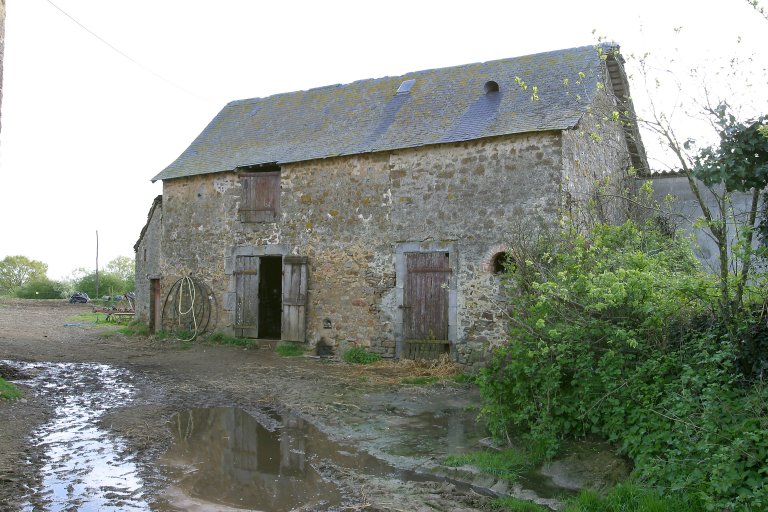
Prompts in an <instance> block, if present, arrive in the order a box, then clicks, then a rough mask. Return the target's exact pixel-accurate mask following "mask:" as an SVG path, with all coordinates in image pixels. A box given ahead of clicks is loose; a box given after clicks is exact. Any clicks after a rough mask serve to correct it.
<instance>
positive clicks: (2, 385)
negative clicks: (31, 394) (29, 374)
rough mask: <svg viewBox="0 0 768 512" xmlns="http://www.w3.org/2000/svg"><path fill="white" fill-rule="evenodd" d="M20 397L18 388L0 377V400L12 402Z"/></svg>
mask: <svg viewBox="0 0 768 512" xmlns="http://www.w3.org/2000/svg"><path fill="white" fill-rule="evenodd" d="M20 397H21V391H20V390H19V388H17V387H16V386H14V385H13V384H12V383H10V382H8V381H7V380H5V379H4V378H2V377H0V399H5V400H13V399H16V398H20Z"/></svg>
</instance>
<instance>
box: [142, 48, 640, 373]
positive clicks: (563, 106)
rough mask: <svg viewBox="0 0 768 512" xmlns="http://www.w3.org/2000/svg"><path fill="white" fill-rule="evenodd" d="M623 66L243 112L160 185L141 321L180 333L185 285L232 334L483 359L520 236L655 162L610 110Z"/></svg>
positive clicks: (535, 71) (621, 84) (571, 65)
mask: <svg viewBox="0 0 768 512" xmlns="http://www.w3.org/2000/svg"><path fill="white" fill-rule="evenodd" d="M622 62H623V60H622V58H621V56H620V55H619V54H618V47H616V46H609V45H604V46H600V47H594V46H584V47H580V48H572V49H567V50H559V51H552V52H548V53H541V54H537V55H530V56H525V57H516V58H510V59H504V60H498V61H493V62H484V63H476V64H468V65H463V66H456V67H450V68H444V69H434V70H427V71H418V72H415V73H409V74H406V75H403V76H399V77H385V78H377V79H370V80H361V81H358V82H354V83H351V84H346V85H332V86H328V87H321V88H317V89H312V90H308V91H299V92H290V93H286V94H277V95H275V96H270V97H268V98H255V99H247V100H241V101H234V102H232V103H229V104H228V105H226V106H225V107H224V108H223V109H222V110H221V112H220V113H219V114H218V115H217V116H216V117H215V118H214V119H213V120H212V121H211V122H210V124H209V125H208V126H207V127H206V128H205V129H204V130H203V131H202V133H201V134H200V135H199V136H198V137H197V138H196V139H195V140H194V141H193V142H192V144H191V145H190V146H189V148H188V149H187V150H186V151H184V153H182V154H181V156H179V157H178V158H177V159H176V161H174V162H173V163H171V164H170V165H169V166H168V167H167V168H165V169H164V170H162V172H160V173H159V174H158V175H156V176H155V177H154V178H153V181H154V180H162V181H163V194H162V196H160V197H158V198H157V199H156V200H155V202H154V203H153V205H152V208H151V211H150V214H149V219H148V222H147V225H146V226H145V228H144V230H143V231H142V234H141V236H140V239H139V241H138V242H137V244H136V247H135V249H136V276H137V314H138V315H139V318H142V319H144V320H145V321H147V322H149V323H150V325H152V326H154V327H155V328H157V326H158V325H160V322H165V323H167V322H166V321H165V320H164V315H165V314H166V311H167V309H168V308H167V303H168V300H169V296H170V295H171V293H172V289H173V287H174V283H178V282H179V281H180V280H182V278H185V277H186V276H191V277H193V278H194V279H195V280H196V281H197V282H200V283H204V284H205V287H206V288H205V289H206V290H207V291H206V292H204V294H207V299H206V300H208V301H209V302H210V308H211V309H212V310H213V313H212V315H213V317H215V319H216V321H215V327H214V329H215V330H217V331H221V332H223V333H226V334H229V335H235V336H238V337H250V338H258V339H273V340H274V339H283V340H290V341H298V342H306V343H307V344H308V345H309V346H310V347H317V348H318V349H323V350H334V351H336V352H337V353H338V352H340V351H342V350H344V349H346V348H347V347H352V346H362V347H365V348H367V349H368V350H371V351H374V352H378V353H380V354H382V355H383V356H385V357H418V356H421V355H424V356H427V355H429V356H434V355H435V354H437V353H441V352H449V353H451V354H452V355H453V357H454V358H456V359H457V360H458V361H459V362H460V363H463V364H467V365H474V364H479V363H481V362H482V361H483V360H484V359H485V358H486V357H487V354H488V350H489V348H490V347H491V346H493V344H498V343H500V342H502V341H503V340H504V339H505V330H506V324H505V321H504V318H503V315H502V314H501V311H502V310H503V305H502V304H500V299H501V298H500V296H499V292H500V276H499V275H498V270H499V267H500V261H501V260H502V258H503V255H504V253H505V251H507V250H508V249H509V245H510V243H512V242H511V241H512V240H513V239H514V234H515V232H516V231H520V230H521V229H531V228H530V226H535V225H537V224H541V223H553V222H557V221H558V220H559V219H560V218H561V215H563V211H564V208H567V207H568V206H569V205H572V204H573V203H574V202H578V201H585V200H586V199H587V198H589V197H590V196H591V195H592V194H594V192H595V186H596V182H597V181H599V180H604V179H605V178H606V177H611V178H613V179H615V180H616V181H614V183H616V182H618V180H619V179H620V178H621V177H622V176H624V175H625V173H626V171H627V169H628V168H629V167H630V166H634V167H636V168H642V167H643V162H644V159H643V156H642V154H643V153H642V147H641V146H640V144H639V139H638V138H637V137H636V134H635V131H634V130H633V129H631V128H628V127H627V126H625V125H622V124H621V123H602V119H601V117H600V115H597V114H596V113H598V112H602V111H608V112H622V113H623V112H626V111H627V109H631V106H630V105H629V104H628V100H627V98H628V89H627V79H626V76H625V74H624V71H623V67H622ZM596 132H597V133H599V137H600V140H601V142H600V143H597V142H596V141H595V140H594V139H596V138H597V135H595V133H596ZM590 134H592V135H595V136H594V137H591V136H590ZM173 293H175V292H173ZM171 299H172V298H171Z"/></svg>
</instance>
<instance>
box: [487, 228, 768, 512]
mask: <svg viewBox="0 0 768 512" xmlns="http://www.w3.org/2000/svg"><path fill="white" fill-rule="evenodd" d="M513 263H514V264H513V265H509V269H510V271H509V272H508V275H507V284H508V287H509V289H510V292H511V294H510V296H511V297H512V298H511V299H510V302H511V304H510V306H511V311H510V317H511V319H512V322H513V327H512V330H511V336H510V341H509V343H508V344H506V345H505V346H503V347H501V348H499V349H498V350H497V351H496V353H495V356H494V358H493V361H492V363H491V364H490V365H489V367H488V368H487V369H486V370H485V371H483V372H482V373H481V374H480V376H479V378H478V382H479V385H480V388H481V393H482V396H483V402H484V406H483V408H482V413H483V415H484V416H485V418H486V420H487V422H488V425H489V428H490V429H491V431H492V433H493V434H494V436H495V437H497V438H498V439H500V440H504V439H510V438H512V437H517V438H519V437H523V438H524V439H525V440H526V441H528V443H529V446H532V447H533V448H534V449H538V450H539V451H541V452H543V453H545V454H546V455H548V456H552V455H554V454H555V453H556V451H557V449H558V446H559V443H560V440H562V439H563V438H566V437H581V436H585V435H589V434H597V435H600V436H603V437H605V438H606V439H608V440H609V441H612V442H614V443H616V445H617V446H618V447H619V450H620V451H621V452H622V453H623V454H626V455H628V456H629V457H631V458H632V460H633V461H634V464H635V475H634V477H635V479H636V481H638V482H640V483H642V484H643V485H646V486H649V487H651V488H654V489H655V490H657V491H659V492H661V493H664V494H675V493H682V494H684V495H685V496H688V497H689V498H690V499H691V500H694V501H696V502H697V503H699V504H700V505H701V506H702V507H705V508H706V509H708V510H731V511H736V510H744V511H751V510H765V509H768V491H767V490H766V487H765V485H764V481H766V477H768V410H767V409H766V404H767V403H768V392H767V391H766V388H765V387H764V386H762V382H761V380H760V379H759V377H758V378H755V376H754V374H752V375H750V376H749V378H747V376H745V374H744V372H743V371H741V368H742V367H743V366H744V365H743V364H741V363H740V360H741V359H743V357H742V354H741V351H742V349H743V345H744V344H743V343H742V342H741V341H740V340H741V338H740V337H739V334H736V335H734V331H733V329H732V328H731V326H729V328H727V329H726V328H723V326H722V325H721V324H720V322H719V321H718V318H717V315H716V311H717V308H716V304H717V300H718V298H719V296H718V293H719V291H718V286H717V281H716V280H715V278H714V277H713V276H712V275H711V274H709V273H706V272H704V271H702V270H700V269H699V267H698V263H697V261H696V259H695V258H694V256H693V254H692V253H691V251H690V249H689V242H688V240H685V239H676V238H674V237H670V236H668V235H666V234H664V233H663V232H660V231H659V230H658V229H656V228H655V227H654V224H653V223H650V222H649V223H647V224H637V223H633V222H627V223H625V224H623V225H620V226H610V225H598V226H596V227H594V229H593V230H592V233H591V234H590V235H589V236H584V235H578V234H573V233H572V232H564V233H561V234H558V235H556V236H554V237H552V239H549V240H547V243H546V244H544V245H542V246H539V247H535V248H533V250H530V251H528V253H521V252H517V253H516V257H515V261H514V262H513ZM763 324H764V321H763ZM739 325H740V326H741V327H740V329H738V330H737V331H738V332H739V333H742V334H743V333H746V332H747V331H750V329H751V330H754V329H755V322H754V317H753V316H750V315H748V314H744V318H743V320H742V321H741V323H740V324H739ZM762 332H763V334H764V333H765V329H764V328H763V330H762ZM753 334H754V333H753ZM753 337H754V336H753Z"/></svg>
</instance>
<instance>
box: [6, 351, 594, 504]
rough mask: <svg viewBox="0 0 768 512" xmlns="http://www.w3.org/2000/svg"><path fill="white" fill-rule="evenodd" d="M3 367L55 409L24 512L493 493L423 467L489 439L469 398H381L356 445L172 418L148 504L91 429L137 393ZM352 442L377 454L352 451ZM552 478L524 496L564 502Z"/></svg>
mask: <svg viewBox="0 0 768 512" xmlns="http://www.w3.org/2000/svg"><path fill="white" fill-rule="evenodd" d="M0 364H5V365H6V366H9V365H10V366H14V367H15V368H17V369H18V370H19V372H20V373H21V374H24V375H26V376H27V377H28V379H25V380H24V381H23V382H24V383H25V384H28V385H31V386H32V387H33V388H34V389H35V392H36V393H38V394H39V395H40V396H42V397H43V398H45V400H46V401H47V402H48V403H50V404H51V406H52V409H53V413H52V417H51V419H50V421H48V422H47V423H45V424H43V425H41V426H40V427H39V428H37V429H36V430H35V431H34V433H33V435H32V439H31V442H32V443H33V445H34V447H35V448H36V449H35V450H34V451H35V452H36V453H38V454H40V456H41V457H42V458H41V460H42V468H41V472H40V479H39V487H38V488H35V489H30V491H29V493H28V495H27V496H25V501H24V505H23V508H22V510H23V511H25V512H29V511H38V510H46V511H70V510H78V511H131V510H156V511H171V510H174V511H176V510H196V511H214V510H215V511H229V510H242V509H248V510H258V511H264V512H281V511H289V510H297V509H299V510H342V509H349V508H355V507H356V506H358V505H359V497H358V496H356V494H357V493H356V492H355V490H350V489H348V488H344V487H343V486H342V485H340V484H338V483H337V482H336V481H335V480H337V479H338V475H339V474H340V473H339V471H341V472H347V474H349V473H350V472H351V474H366V475H373V476H386V477H391V478H396V479H399V480H403V481H408V480H414V481H437V482H450V483H451V484H454V485H455V486H456V487H457V488H458V489H463V490H465V491H469V490H472V491H474V492H477V493H481V494H490V495H492V494H494V493H492V492H490V491H489V490H487V489H485V488H483V487H477V486H473V485H470V484H467V483H464V482H461V481H459V480H456V479H454V478H453V477H452V476H450V473H446V472H444V471H435V470H436V466H435V464H434V463H427V465H426V466H421V464H423V463H424V461H430V460H431V461H439V460H441V459H442V458H443V456H445V455H447V454H449V453H461V452H463V451H467V450H475V449H478V447H479V440H480V439H481V438H482V437H484V436H485V435H486V432H485V430H484V429H483V427H482V426H481V425H479V424H478V423H477V422H476V420H475V416H476V412H475V411H473V410H467V409H466V405H467V397H458V398H452V397H451V396H449V397H448V398H444V399H436V398H435V397H433V399H431V400H424V398H423V397H418V396H408V395H407V394H406V393H400V394H397V393H385V394H380V395H368V396H366V397H365V399H366V404H367V405H368V406H369V409H370V411H372V413H371V414H365V415H362V416H360V418H359V423H357V425H353V426H352V432H354V433H355V435H354V436H353V438H354V439H355V444H354V445H351V444H350V445H344V444H339V443H338V442H336V441H333V440H331V439H330V438H329V437H328V436H327V435H325V434H323V433H322V432H320V431H319V430H318V429H317V428H316V427H314V426H313V425H312V424H310V423H308V422H306V421H304V420H303V419H302V418H301V417H300V416H298V415H296V414H294V413H291V412H286V413H284V414H280V413H277V412H275V411H272V410H265V409H259V410H255V411H252V412H254V413H255V414H256V416H257V417H258V420H257V419H256V418H254V416H252V415H250V414H248V413H247V412H245V411H243V410H240V409H236V408H231V407H219V408H210V409H191V410H187V411H183V412H180V413H178V414H176V415H174V416H173V417H172V418H171V420H170V422H169V424H168V427H169V430H170V431H171V432H172V433H173V436H174V444H173V446H172V447H171V448H170V450H169V451H168V452H167V453H166V454H165V456H164V457H163V458H162V459H161V460H160V461H159V464H160V465H161V466H162V468H163V469H164V472H165V474H166V475H167V477H168V479H167V480H166V481H167V482H171V484H170V485H168V486H167V488H166V489H165V491H164V492H162V493H161V494H160V495H159V496H158V495H151V494H149V493H150V491H148V490H147V486H146V485H145V482H143V481H142V478H141V477H140V471H139V470H140V469H142V468H139V467H138V465H137V463H136V462H135V460H134V459H133V458H132V457H131V456H130V455H129V454H127V453H126V449H125V447H126V445H125V443H124V442H123V441H122V440H121V439H120V438H119V437H117V436H115V435H114V434H113V433H111V432H108V431H107V430H105V429H103V428H101V427H100V426H99V423H100V420H101V418H102V417H103V416H104V414H105V413H107V412H108V411H110V410H112V409H115V408H119V407H125V406H127V405H128V404H129V403H130V402H131V400H132V395H133V392H134V388H133V386H132V384H131V375H130V374H129V373H128V372H127V371H125V370H122V369H119V368H115V367H112V366H108V365H103V364H74V363H69V364H54V363H39V364H21V363H14V362H9V361H5V362H4V361H0ZM452 400H455V401H456V403H454V402H453V401H452ZM348 419H351V418H348ZM353 423H354V422H353ZM359 443H363V444H364V445H365V446H366V447H367V448H366V449H371V450H372V452H371V453H375V454H376V456H373V455H371V454H369V453H368V452H366V451H362V450H359V449H357V446H359ZM588 455H589V457H588V458H590V459H592V458H594V456H593V455H591V454H588ZM409 461H410V462H409ZM144 469H146V468H144ZM437 469H439V468H437ZM558 472H560V473H562V471H560V469H559V468H558V467H557V466H555V465H553V467H552V473H553V474H548V475H543V474H541V473H535V474H534V473H533V472H532V473H531V474H530V475H526V477H527V478H525V480H526V482H525V486H526V487H527V488H528V489H531V490H535V494H533V495H532V496H533V497H536V495H538V496H540V497H554V496H556V495H561V494H562V491H563V487H567V486H564V485H563V484H562V483H561V484H560V486H556V485H553V479H556V478H553V477H561V479H562V476H563V475H562V474H557V473H558ZM144 474H146V473H144ZM446 475H448V476H446ZM566 476H567V475H566ZM483 485H486V484H483ZM152 487H157V486H156V485H153V486H152ZM526 496H527V495H526Z"/></svg>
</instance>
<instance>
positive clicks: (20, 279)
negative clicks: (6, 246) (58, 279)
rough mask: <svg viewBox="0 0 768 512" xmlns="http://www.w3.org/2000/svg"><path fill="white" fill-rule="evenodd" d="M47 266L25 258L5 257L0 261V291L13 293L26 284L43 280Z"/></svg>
mask: <svg viewBox="0 0 768 512" xmlns="http://www.w3.org/2000/svg"><path fill="white" fill-rule="evenodd" d="M47 272H48V265H47V264H45V263H43V262H42V261H37V260H31V259H29V258H27V257H26V256H6V257H5V258H4V259H3V260H2V261H0V291H3V292H5V293H8V292H15V291H16V290H17V289H19V288H21V287H22V286H24V285H25V284H27V283H28V282H30V281H32V280H35V279H40V278H44V277H45V274H46V273H47Z"/></svg>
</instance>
